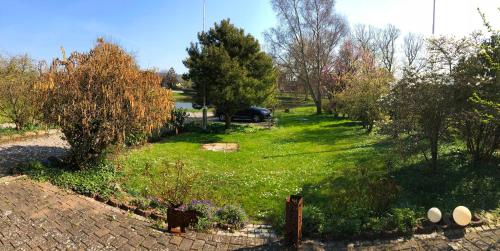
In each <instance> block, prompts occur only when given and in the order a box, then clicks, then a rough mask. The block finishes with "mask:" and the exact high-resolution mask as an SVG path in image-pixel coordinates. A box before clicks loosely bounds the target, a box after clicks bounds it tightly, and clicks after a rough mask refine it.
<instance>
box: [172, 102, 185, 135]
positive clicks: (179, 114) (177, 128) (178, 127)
mask: <svg viewBox="0 0 500 251" xmlns="http://www.w3.org/2000/svg"><path fill="white" fill-rule="evenodd" d="M187 117H189V114H187V112H186V110H185V109H177V108H176V109H173V110H172V115H171V119H170V120H169V121H168V122H167V130H169V131H172V132H175V134H179V133H181V132H182V131H183V130H184V127H185V122H186V118H187Z"/></svg>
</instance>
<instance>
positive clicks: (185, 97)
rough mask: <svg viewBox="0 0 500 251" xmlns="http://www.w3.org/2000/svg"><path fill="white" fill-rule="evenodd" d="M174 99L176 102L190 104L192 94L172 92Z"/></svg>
mask: <svg viewBox="0 0 500 251" xmlns="http://www.w3.org/2000/svg"><path fill="white" fill-rule="evenodd" d="M173 95H174V99H175V101H176V102H192V101H193V97H192V95H193V94H192V93H191V92H188V91H183V92H173Z"/></svg>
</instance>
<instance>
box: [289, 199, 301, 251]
mask: <svg viewBox="0 0 500 251" xmlns="http://www.w3.org/2000/svg"><path fill="white" fill-rule="evenodd" d="M302 206H303V199H302V196H300V195H290V196H289V197H287V198H286V211H285V231H286V241H287V244H288V245H290V246H295V247H298V246H300V243H301V242H302Z"/></svg>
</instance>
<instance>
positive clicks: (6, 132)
mask: <svg viewBox="0 0 500 251" xmlns="http://www.w3.org/2000/svg"><path fill="white" fill-rule="evenodd" d="M49 128H54V127H53V126H49V127H47V126H43V125H29V126H27V127H26V128H23V129H21V130H16V129H15V128H0V136H11V135H14V134H21V135H22V134H25V133H27V132H33V131H38V130H44V129H49Z"/></svg>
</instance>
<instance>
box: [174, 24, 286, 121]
mask: <svg viewBox="0 0 500 251" xmlns="http://www.w3.org/2000/svg"><path fill="white" fill-rule="evenodd" d="M187 52H188V55H189V57H188V58H187V59H186V60H185V61H184V65H185V66H186V67H187V68H188V69H189V73H188V74H187V75H186V77H187V78H188V79H190V80H192V81H193V88H194V89H195V90H196V91H197V95H196V97H195V100H196V102H198V103H202V100H203V95H204V94H206V98H207V104H210V105H213V106H215V107H216V109H217V110H218V111H219V112H221V113H222V114H224V117H225V120H226V127H229V126H230V123H231V117H232V116H233V115H234V114H235V113H236V112H237V111H238V110H240V109H243V108H247V107H250V106H252V105H265V104H269V102H271V101H272V100H273V98H274V94H275V90H276V76H277V74H276V71H275V68H274V66H273V61H272V59H271V57H269V56H268V55H267V54H266V53H264V52H262V51H261V48H260V45H259V42H258V41H257V40H256V39H255V38H254V37H253V36H251V35H248V34H245V32H244V30H243V29H239V28H236V27H235V26H234V25H233V24H231V23H230V21H229V20H222V21H221V22H220V23H216V24H215V25H214V27H212V28H211V29H210V30H209V31H208V32H202V33H199V34H198V43H192V44H191V46H190V47H189V48H188V49H187Z"/></svg>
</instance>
